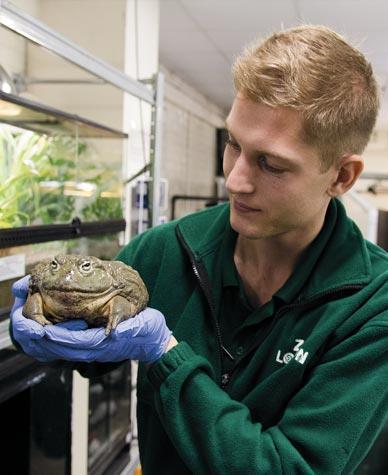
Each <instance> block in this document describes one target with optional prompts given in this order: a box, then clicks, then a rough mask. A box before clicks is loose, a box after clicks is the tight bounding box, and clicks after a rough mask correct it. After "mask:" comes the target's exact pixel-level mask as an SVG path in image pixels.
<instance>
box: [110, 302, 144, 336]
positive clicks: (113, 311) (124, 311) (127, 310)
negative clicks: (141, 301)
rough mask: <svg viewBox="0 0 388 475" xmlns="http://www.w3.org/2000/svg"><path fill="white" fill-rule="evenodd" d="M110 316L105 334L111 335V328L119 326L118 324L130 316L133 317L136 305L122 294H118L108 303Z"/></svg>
mask: <svg viewBox="0 0 388 475" xmlns="http://www.w3.org/2000/svg"><path fill="white" fill-rule="evenodd" d="M108 308H109V312H108V314H109V317H108V321H107V324H106V328H105V335H109V333H110V332H111V330H113V329H114V328H116V327H117V325H118V324H119V323H120V322H122V321H123V320H126V319H128V318H130V317H133V316H134V315H135V314H136V312H137V309H136V305H134V304H133V303H131V302H129V301H128V300H127V299H125V298H124V297H121V295H116V296H115V297H113V298H112V300H110V302H109V303H108Z"/></svg>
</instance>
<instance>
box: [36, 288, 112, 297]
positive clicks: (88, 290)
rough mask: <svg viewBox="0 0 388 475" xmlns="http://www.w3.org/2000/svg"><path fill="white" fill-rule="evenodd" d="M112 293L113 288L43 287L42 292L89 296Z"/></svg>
mask: <svg viewBox="0 0 388 475" xmlns="http://www.w3.org/2000/svg"><path fill="white" fill-rule="evenodd" d="M113 291H114V287H108V288H106V287H103V288H97V289H96V288H91V287H90V288H88V287H68V288H67V287H63V286H62V287H59V286H58V287H57V286H52V287H45V288H44V289H43V292H56V293H58V294H68V293H77V294H90V295H96V294H98V295H106V294H109V293H111V292H113Z"/></svg>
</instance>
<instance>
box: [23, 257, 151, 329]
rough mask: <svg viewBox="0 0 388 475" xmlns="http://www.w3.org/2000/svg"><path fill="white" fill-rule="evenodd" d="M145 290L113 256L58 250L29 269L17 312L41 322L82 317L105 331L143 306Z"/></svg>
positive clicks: (134, 276)
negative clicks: (20, 310)
mask: <svg viewBox="0 0 388 475" xmlns="http://www.w3.org/2000/svg"><path fill="white" fill-rule="evenodd" d="M147 302H148V292H147V289H146V287H145V285H144V282H143V281H142V279H141V278H140V276H139V274H138V272H137V271H135V270H134V269H132V267H130V266H127V265H126V264H124V263H122V262H119V261H102V260H100V259H98V258H97V257H93V256H81V255H58V256H56V257H55V258H54V259H46V260H44V261H42V262H40V263H39V264H37V265H36V266H35V268H34V270H33V272H32V273H31V279H30V289H29V293H28V297H27V301H26V303H25V305H24V307H23V315H24V316H25V317H27V318H31V319H32V320H35V321H36V322H38V323H40V324H41V325H48V324H50V323H58V322H62V321H64V320H69V319H75V318H80V319H84V320H85V321H86V322H87V324H88V326H90V327H98V326H105V327H106V328H105V333H106V334H107V335H109V333H110V331H111V330H112V329H113V328H116V326H117V325H118V324H119V323H120V322H121V321H122V320H125V319H127V318H130V317H133V316H134V315H136V314H137V313H138V312H140V311H141V310H143V309H144V308H145V307H146V305H147Z"/></svg>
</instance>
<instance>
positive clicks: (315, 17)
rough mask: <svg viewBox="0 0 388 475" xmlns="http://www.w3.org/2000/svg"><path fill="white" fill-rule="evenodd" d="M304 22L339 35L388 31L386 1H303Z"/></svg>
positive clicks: (301, 5)
mask: <svg viewBox="0 0 388 475" xmlns="http://www.w3.org/2000/svg"><path fill="white" fill-rule="evenodd" d="M298 5H299V11H300V15H301V18H300V19H301V20H302V21H303V22H307V23H313V24H322V25H326V26H329V27H331V28H333V29H335V30H336V31H338V32H339V33H344V34H346V33H347V32H351V31H376V30H388V2H387V1H386V0H373V1H371V0H337V1H335V0H299V3H298Z"/></svg>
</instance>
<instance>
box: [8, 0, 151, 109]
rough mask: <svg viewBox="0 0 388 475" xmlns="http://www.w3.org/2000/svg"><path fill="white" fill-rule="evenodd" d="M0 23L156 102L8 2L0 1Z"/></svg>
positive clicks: (132, 82) (137, 84) (116, 71)
mask: <svg viewBox="0 0 388 475" xmlns="http://www.w3.org/2000/svg"><path fill="white" fill-rule="evenodd" d="M0 23H1V24H2V25H4V26H5V27H7V28H9V29H10V30H12V31H14V32H15V33H18V34H19V35H21V36H24V37H25V38H27V39H29V40H30V41H32V42H33V43H36V44H38V45H40V46H43V47H44V48H47V49H49V50H50V51H53V52H54V53H56V54H57V55H59V56H61V57H62V58H65V59H67V60H68V61H70V62H72V63H74V64H76V65H77V66H79V67H80V68H82V69H84V70H85V71H88V72H89V73H91V74H93V75H94V76H97V77H99V78H101V79H104V80H105V81H106V82H108V83H110V84H113V85H114V86H116V87H118V88H119V89H122V90H123V91H126V92H128V93H129V94H132V95H133V96H136V97H138V98H139V99H142V100H144V101H146V102H148V103H149V104H154V103H155V97H154V93H153V91H152V90H150V89H149V88H147V87H146V86H145V85H144V84H142V83H140V82H138V81H136V80H134V79H132V78H130V77H129V76H127V75H126V74H124V73H123V72H122V71H120V70H119V69H117V68H115V67H114V66H112V65H110V64H109V63H106V62H105V61H103V60H102V59H100V58H97V57H95V56H93V55H92V54H90V53H89V52H88V51H86V50H84V49H83V48H81V47H80V46H78V45H77V44H76V43H73V42H72V41H70V40H69V39H67V38H65V37H64V36H62V35H60V34H59V33H57V32H56V31H54V30H52V29H51V28H49V27H48V26H47V25H45V24H44V23H42V22H40V21H38V20H37V19H36V18H34V17H32V16H30V15H28V14H26V13H25V12H23V11H21V10H19V9H18V8H16V7H15V6H14V5H12V4H11V3H10V2H9V1H7V0H0Z"/></svg>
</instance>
